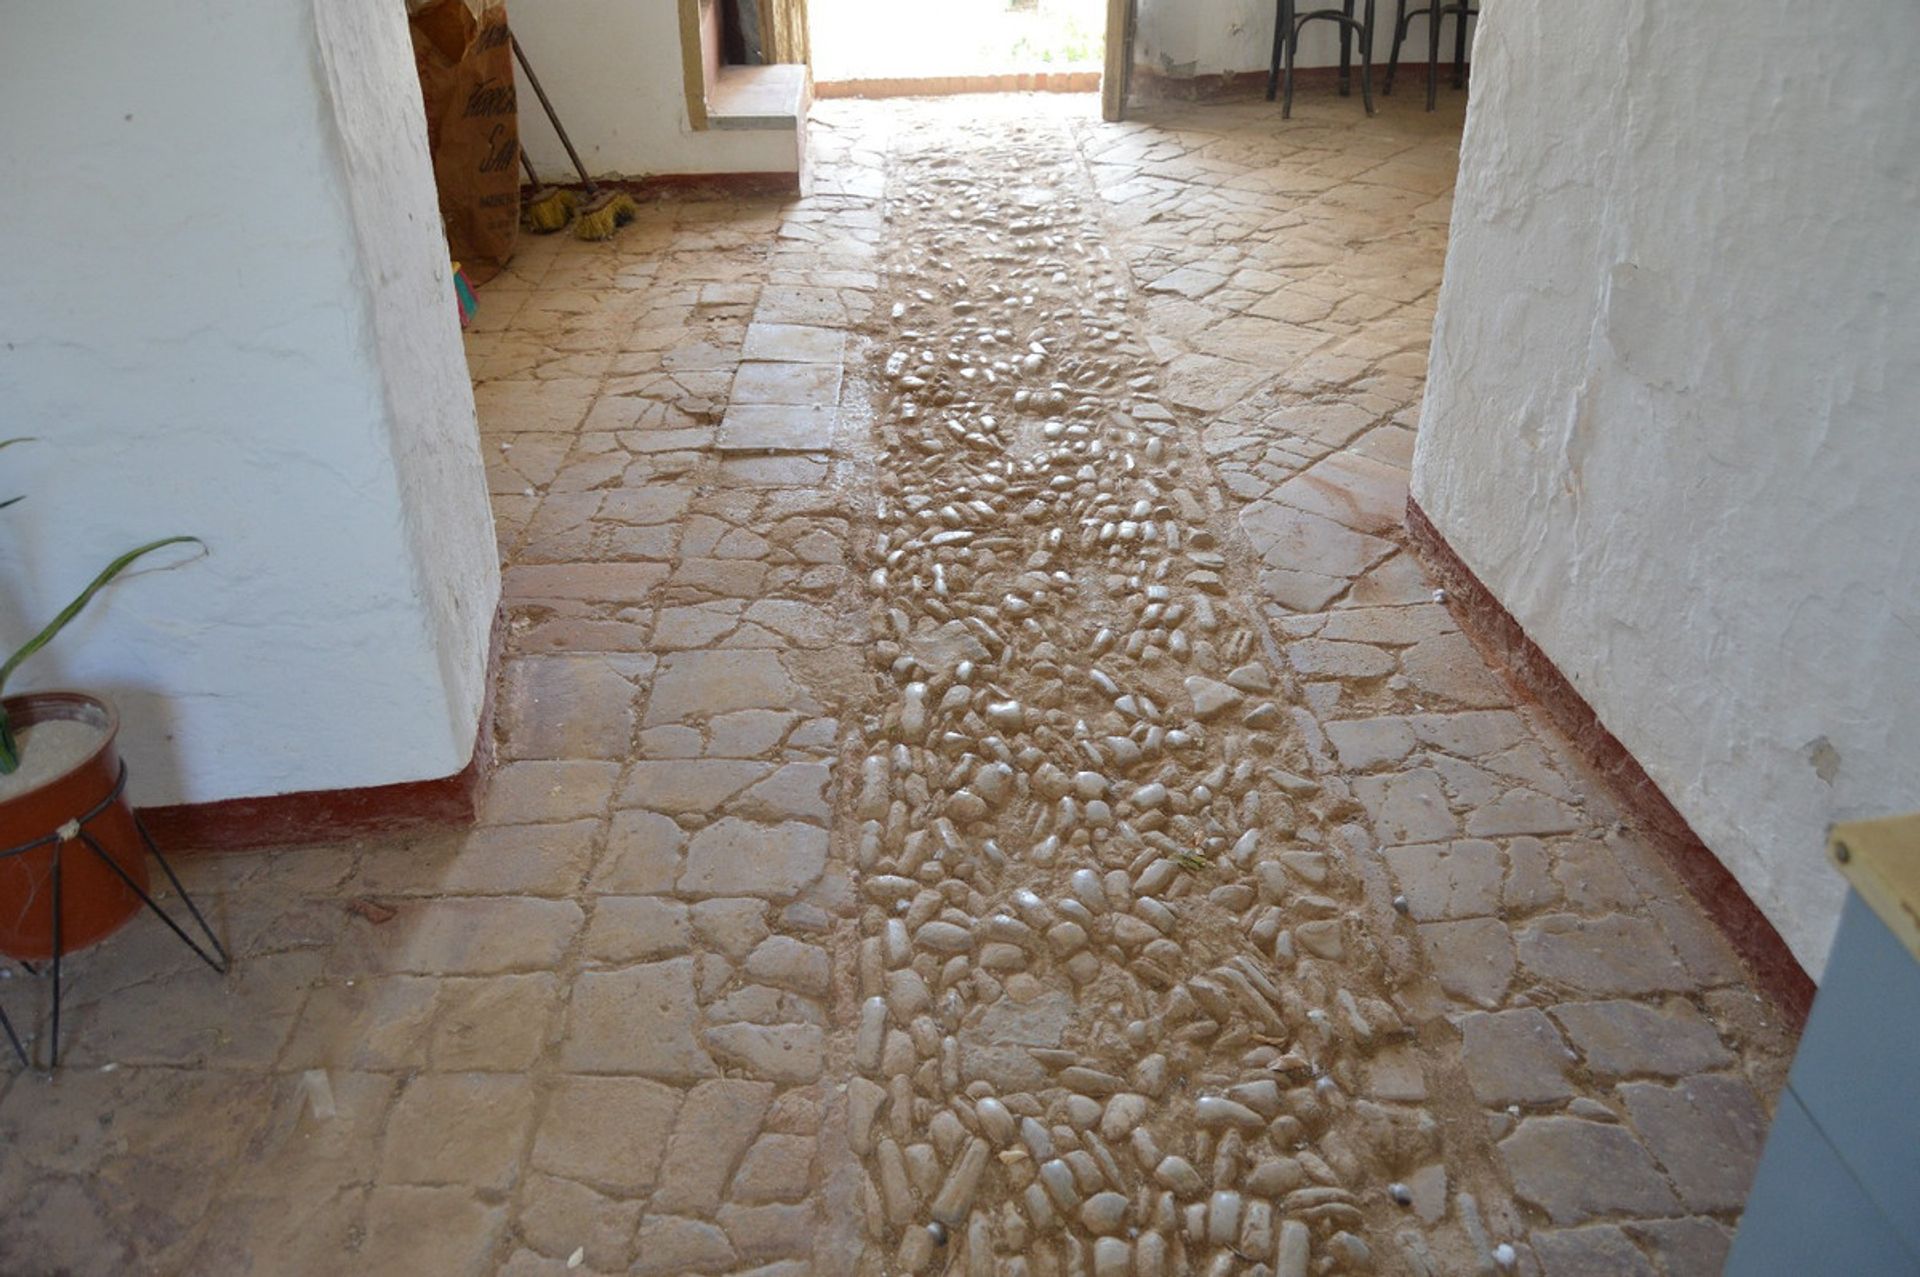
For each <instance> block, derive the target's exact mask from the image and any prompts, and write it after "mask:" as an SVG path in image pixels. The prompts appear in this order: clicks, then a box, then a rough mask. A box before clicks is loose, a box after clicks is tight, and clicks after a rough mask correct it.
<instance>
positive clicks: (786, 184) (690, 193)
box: [520, 173, 800, 234]
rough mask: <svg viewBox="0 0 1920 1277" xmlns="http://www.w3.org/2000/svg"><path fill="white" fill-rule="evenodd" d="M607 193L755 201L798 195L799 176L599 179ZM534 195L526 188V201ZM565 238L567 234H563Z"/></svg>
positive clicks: (571, 186) (575, 187) (576, 185)
mask: <svg viewBox="0 0 1920 1277" xmlns="http://www.w3.org/2000/svg"><path fill="white" fill-rule="evenodd" d="M594 182H595V184H597V185H598V186H600V187H601V188H602V189H603V190H614V191H625V192H626V193H627V194H629V195H631V196H633V197H634V198H635V199H637V200H638V199H658V198H661V197H662V196H666V195H675V196H679V197H680V198H683V199H687V198H700V199H755V198H759V197H761V196H768V195H798V194H799V193H800V175H799V174H798V173H652V174H649V175H648V176H646V177H608V178H595V179H594ZM553 185H554V186H556V187H561V188H564V189H566V190H570V191H584V190H585V189H586V188H585V186H584V184H583V183H580V182H555V183H553ZM532 194H533V188H532V187H531V186H527V185H524V184H523V185H522V186H521V188H520V198H521V200H522V201H525V200H526V199H528V198H530V197H531V196H532ZM561 233H562V234H564V233H565V232H561Z"/></svg>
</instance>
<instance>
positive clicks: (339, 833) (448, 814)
mask: <svg viewBox="0 0 1920 1277" xmlns="http://www.w3.org/2000/svg"><path fill="white" fill-rule="evenodd" d="M505 638H506V613H505V612H504V611H501V612H498V613H496V614H495V616H494V623H493V633H492V637H491V638H490V640H489V642H488V647H487V675H486V678H487V681H486V688H487V692H486V698H485V699H484V700H483V701H482V702H481V705H480V726H479V730H478V732H477V733H476V735H475V738H474V742H473V753H472V754H471V755H470V756H469V757H468V759H467V765H466V766H465V767H463V768H461V769H460V770H459V771H458V772H456V773H454V774H453V775H451V776H443V777H440V778H439V779H437V780H414V781H403V782H401V783H399V784H394V785H368V786H364V787H362V788H358V789H322V790H307V791H303V792H300V793H294V794H271V795H268V796H266V797H263V798H229V799H226V800H224V801H221V802H213V803H181V804H178V805H176V806H170V807H142V808H141V809H140V819H141V820H142V821H143V822H144V823H145V824H146V826H147V832H148V833H150V834H152V835H153V840H154V841H155V842H156V843H158V844H159V845H160V849H161V850H162V851H167V852H200V851H246V850H251V849H254V848H260V847H284V846H288V845H290V844H293V843H311V842H332V841H336V840H338V839H343V838H364V837H367V836H369V835H373V834H390V833H396V832H400V831H403V830H406V829H412V828H417V827H420V826H426V825H465V824H471V823H472V822H473V820H474V818H475V817H476V816H477V815H479V812H480V800H481V798H482V797H483V796H484V795H485V793H486V785H487V778H488V777H489V776H490V775H491V774H492V771H493V762H494V752H493V708H494V691H495V688H496V687H497V686H498V684H499V674H500V655H501V651H502V648H503V646H504V642H505Z"/></svg>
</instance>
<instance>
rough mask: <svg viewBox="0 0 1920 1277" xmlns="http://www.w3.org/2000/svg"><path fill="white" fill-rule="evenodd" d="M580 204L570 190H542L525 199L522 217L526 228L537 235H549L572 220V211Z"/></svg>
mask: <svg viewBox="0 0 1920 1277" xmlns="http://www.w3.org/2000/svg"><path fill="white" fill-rule="evenodd" d="M579 205H580V199H579V197H578V196H576V195H575V194H574V193H573V192H572V191H569V190H566V189H564V188H562V189H556V190H548V191H542V192H541V193H540V194H538V195H536V196H534V197H533V198H532V199H530V200H528V201H527V207H526V212H525V214H524V217H525V219H526V223H527V229H528V230H530V231H533V232H534V233H535V234H538V235H551V234H552V233H553V232H555V231H557V230H559V229H560V228H561V227H563V226H565V225H566V224H567V223H568V222H570V221H572V220H573V211H574V209H576V208H578V207H579Z"/></svg>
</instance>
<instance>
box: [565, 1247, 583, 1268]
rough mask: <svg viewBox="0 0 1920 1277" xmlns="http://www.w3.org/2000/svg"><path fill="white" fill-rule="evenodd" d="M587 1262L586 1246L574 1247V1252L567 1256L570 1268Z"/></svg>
mask: <svg viewBox="0 0 1920 1277" xmlns="http://www.w3.org/2000/svg"><path fill="white" fill-rule="evenodd" d="M586 1262H587V1248H586V1247H585V1246H575V1247H574V1248H573V1253H572V1254H571V1255H568V1256H567V1267H569V1268H578V1267H579V1266H580V1265H582V1264H584V1263H586Z"/></svg>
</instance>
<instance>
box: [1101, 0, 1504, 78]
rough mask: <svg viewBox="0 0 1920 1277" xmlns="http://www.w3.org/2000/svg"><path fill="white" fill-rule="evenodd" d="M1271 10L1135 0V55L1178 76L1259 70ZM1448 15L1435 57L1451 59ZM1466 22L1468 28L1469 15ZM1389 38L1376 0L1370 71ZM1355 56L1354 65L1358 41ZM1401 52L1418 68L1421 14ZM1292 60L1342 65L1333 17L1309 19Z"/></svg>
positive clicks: (1389, 5) (1389, 9) (1389, 24)
mask: <svg viewBox="0 0 1920 1277" xmlns="http://www.w3.org/2000/svg"><path fill="white" fill-rule="evenodd" d="M1508 2H1509V3H1511V2H1512V0H1508ZM1330 7H1337V5H1336V4H1335V3H1334V0H1301V8H1302V9H1322V8H1330ZM1355 14H1356V16H1358V14H1359V6H1355ZM1273 16H1274V4H1273V0H1140V9H1139V19H1138V22H1139V25H1138V26H1137V27H1136V28H1135V31H1134V42H1133V53H1134V62H1135V63H1136V64H1137V65H1140V66H1147V67H1151V68H1153V69H1154V70H1155V71H1158V72H1160V73H1161V74H1163V75H1169V76H1174V77H1178V78H1188V77H1192V76H1205V75H1221V74H1227V73H1232V72H1236V71H1265V70H1266V69H1267V67H1268V66H1269V65H1270V64H1271V60H1272V58H1273ZM1453 23H1454V20H1453V19H1452V18H1448V19H1447V20H1446V21H1444V22H1442V23H1441V24H1440V37H1441V50H1440V60H1441V61H1442V62H1444V63H1449V64H1450V63H1451V62H1452V61H1453ZM1467 30H1468V34H1469V36H1471V34H1472V31H1473V27H1472V24H1471V23H1470V24H1468V28H1467ZM1392 45H1393V0H1379V3H1378V4H1377V5H1376V9H1375V15H1374V39H1373V56H1374V58H1375V59H1376V61H1377V63H1378V65H1377V66H1376V68H1375V71H1376V74H1378V73H1380V72H1382V71H1384V69H1385V67H1386V63H1387V54H1388V52H1389V51H1390V50H1391V48H1392ZM1353 56H1354V67H1355V69H1356V71H1357V69H1358V68H1359V65H1360V54H1359V50H1358V49H1355V50H1354V55H1353ZM1401 57H1402V59H1403V60H1407V61H1411V62H1415V63H1419V64H1420V66H1421V68H1422V69H1423V71H1424V68H1425V65H1426V57H1427V24H1426V19H1424V18H1420V19H1416V20H1415V21H1414V22H1413V23H1412V24H1411V27H1410V29H1409V31H1408V39H1407V45H1406V47H1404V48H1403V49H1402V50H1401ZM1294 65H1295V66H1305V67H1317V66H1338V65H1340V32H1339V28H1338V27H1337V26H1335V25H1334V24H1333V23H1331V22H1310V23H1308V24H1307V25H1306V27H1305V28H1304V29H1303V30H1302V31H1301V33H1300V52H1299V54H1298V55H1297V56H1296V58H1295V60H1294ZM1422 83H1423V84H1424V83H1425V81H1424V80H1423V81H1422ZM1376 87H1377V82H1376Z"/></svg>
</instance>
